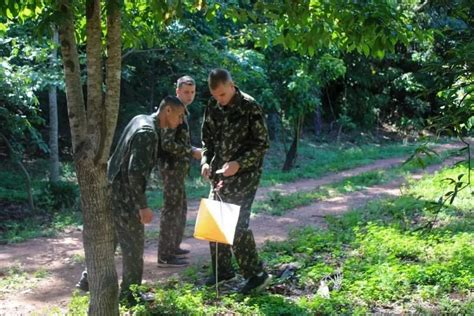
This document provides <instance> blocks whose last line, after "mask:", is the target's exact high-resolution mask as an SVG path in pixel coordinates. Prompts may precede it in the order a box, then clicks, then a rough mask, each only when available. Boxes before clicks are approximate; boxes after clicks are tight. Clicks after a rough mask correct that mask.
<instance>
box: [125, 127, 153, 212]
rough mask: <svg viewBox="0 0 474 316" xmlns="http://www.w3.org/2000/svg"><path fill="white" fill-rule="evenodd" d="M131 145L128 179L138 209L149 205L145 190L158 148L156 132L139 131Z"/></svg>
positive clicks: (132, 198)
mask: <svg viewBox="0 0 474 316" xmlns="http://www.w3.org/2000/svg"><path fill="white" fill-rule="evenodd" d="M130 147H131V148H130V160H129V163H128V181H129V184H130V190H131V192H130V195H131V200H132V201H133V203H134V205H135V209H136V210H137V211H138V210H139V209H143V208H146V207H148V204H147V200H146V195H145V190H146V182H147V178H148V176H149V173H150V171H151V169H152V168H153V161H154V160H153V155H154V152H155V148H156V135H155V133H154V132H153V131H141V132H138V133H137V134H136V135H135V136H134V137H133V140H132V143H131V144H130Z"/></svg>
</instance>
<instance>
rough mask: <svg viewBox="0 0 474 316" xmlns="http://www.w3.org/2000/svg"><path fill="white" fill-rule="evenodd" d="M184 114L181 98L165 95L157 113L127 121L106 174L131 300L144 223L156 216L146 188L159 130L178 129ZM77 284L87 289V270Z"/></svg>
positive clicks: (125, 290) (124, 287) (138, 276)
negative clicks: (131, 288)
mask: <svg viewBox="0 0 474 316" xmlns="http://www.w3.org/2000/svg"><path fill="white" fill-rule="evenodd" d="M183 117H184V106H183V104H182V103H181V101H180V100H179V99H178V98H177V97H174V96H168V97H166V98H164V99H163V100H162V101H161V103H160V107H159V110H158V112H156V113H154V114H152V115H138V116H135V117H134V118H133V119H132V120H131V121H130V122H129V123H128V124H127V126H126V127H125V129H124V131H123V132H122V135H121V137H120V139H119V141H118V143H117V146H116V148H115V151H114V153H113V154H112V156H111V158H110V159H109V162H108V169H107V171H108V172H107V173H108V174H107V176H108V180H109V184H110V189H111V199H112V208H113V215H114V224H115V229H116V233H117V239H118V240H117V241H118V243H119V244H120V247H121V249H122V257H123V273H122V284H121V286H120V287H121V298H125V299H130V298H131V293H130V291H129V289H130V286H131V285H132V284H138V285H139V284H141V281H142V274H143V249H144V240H145V237H144V224H147V223H149V222H151V220H152V218H153V212H152V210H151V209H150V208H149V207H148V204H147V199H146V195H145V189H146V184H147V179H148V176H149V175H150V172H151V170H152V169H153V167H155V165H156V164H157V163H158V156H159V154H160V153H159V144H160V138H161V139H162V138H163V137H165V136H162V135H160V131H162V130H164V129H176V127H177V126H178V125H179V124H181V123H182V121H183ZM164 143H165V144H166V141H165V142H164ZM78 287H79V288H81V289H83V290H88V282H87V273H83V278H82V279H81V281H80V282H79V283H78Z"/></svg>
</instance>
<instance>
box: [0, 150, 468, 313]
mask: <svg viewBox="0 0 474 316" xmlns="http://www.w3.org/2000/svg"><path fill="white" fill-rule="evenodd" d="M453 148H459V146H458V145H453V144H451V145H448V144H447V145H441V146H440V147H438V149H437V150H448V149H453ZM403 161H404V159H403V158H393V159H383V160H378V161H374V162H373V163H372V164H371V165H368V166H363V167H358V168H354V169H351V170H347V171H343V172H339V173H334V174H331V175H328V176H324V177H321V178H319V179H317V180H316V179H310V180H302V181H297V182H293V183H289V184H284V185H278V186H275V187H271V188H263V189H260V190H259V191H258V193H257V197H256V199H258V200H261V199H264V198H265V197H266V195H267V194H268V193H269V192H273V191H278V192H280V193H282V194H289V193H292V192H297V191H299V192H302V191H310V190H313V189H315V188H317V187H319V186H321V185H326V184H329V183H333V182H337V181H341V180H343V179H344V178H346V177H350V176H355V175H358V174H361V173H363V172H367V171H371V170H376V169H388V168H391V167H393V166H396V165H399V164H400V163H402V162H403ZM456 161H457V159H456V158H450V159H448V160H446V161H445V162H444V163H443V164H437V165H432V166H430V167H429V168H427V169H426V170H423V171H417V172H414V173H413V174H412V176H413V177H415V178H417V177H421V176H422V175H423V174H425V173H432V172H434V171H436V170H438V169H440V168H441V167H442V166H444V165H451V164H453V163H454V162H456ZM402 183H403V179H396V180H394V181H391V182H390V183H387V184H383V185H376V186H373V187H370V188H367V189H365V190H362V191H358V192H354V193H351V194H347V195H344V196H339V197H335V198H331V199H328V200H324V201H319V202H315V203H313V204H311V205H308V206H304V207H300V208H297V209H294V210H291V211H289V212H287V213H286V214H285V215H284V216H278V217H276V216H270V215H264V214H260V215H257V216H255V217H253V218H252V220H251V228H252V229H253V232H254V234H255V239H256V242H257V244H258V245H262V244H263V242H265V241H266V240H284V239H285V238H286V237H287V234H288V231H289V230H290V229H292V228H294V227H298V226H303V225H318V226H324V225H325V221H324V216H326V215H330V214H332V215H338V214H342V213H344V212H346V211H348V210H350V209H352V208H355V207H359V206H363V205H365V204H366V203H367V202H368V201H371V200H374V199H377V198H381V197H386V196H398V195H400V190H399V188H400V185H401V184H402ZM189 204H190V205H189V206H190V207H189V209H190V212H189V214H188V219H189V220H192V219H194V218H195V217H196V208H197V202H196V201H191V203H189ZM269 223H271V225H269ZM158 225H159V222H158V219H156V218H155V220H154V221H153V223H151V224H150V225H147V227H146V229H147V230H148V231H154V230H156V229H157V227H158ZM183 245H184V248H187V249H190V250H191V256H190V261H191V263H194V264H201V263H205V262H207V261H208V260H209V250H208V243H207V242H205V241H200V240H196V239H194V238H191V237H190V238H186V239H185V240H184V243H183ZM156 253H157V240H156V238H152V239H151V240H148V241H147V242H146V245H145V255H144V259H145V273H144V280H145V281H149V282H153V281H154V280H158V279H161V278H165V277H169V276H170V275H172V274H175V273H179V272H180V271H181V270H182V269H178V268H175V269H159V268H157V267H156ZM80 255H83V249H82V236H81V232H80V231H77V230H75V231H69V232H65V233H62V234H61V235H60V236H58V237H55V238H36V239H33V240H29V241H26V242H24V243H20V244H15V245H6V246H3V245H2V246H0V270H4V269H5V268H7V267H11V266H15V265H16V266H18V265H19V266H20V268H21V269H22V271H25V272H30V273H31V272H35V271H38V270H41V271H46V272H47V276H46V277H45V278H42V279H39V280H38V281H37V282H36V283H31V282H30V284H28V285H25V286H24V287H23V289H20V290H16V291H12V292H11V293H6V294H5V295H3V296H0V315H9V316H10V315H29V314H31V313H33V312H34V313H36V315H43V314H47V311H48V309H50V308H52V307H53V306H59V307H61V308H62V309H63V310H64V308H65V306H67V304H68V302H69V300H70V297H71V293H72V292H73V291H74V285H75V283H76V282H77V280H78V277H79V276H80V273H81V271H82V269H83V264H81V263H77V262H76V261H77V260H75V258H77V257H78V256H80ZM116 265H117V270H118V272H119V275H120V273H121V260H120V258H117V259H116ZM0 277H2V276H1V275H0ZM0 294H1V293H0Z"/></svg>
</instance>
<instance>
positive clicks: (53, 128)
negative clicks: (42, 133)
mask: <svg viewBox="0 0 474 316" xmlns="http://www.w3.org/2000/svg"><path fill="white" fill-rule="evenodd" d="M58 37H59V35H58V31H57V30H56V29H54V34H53V43H54V44H55V45H56V44H57V43H58V41H59V38H58ZM57 60H58V55H57V50H56V48H54V49H53V51H52V52H51V56H50V61H51V65H52V67H55V65H56V63H57ZM49 181H51V182H58V181H59V146H58V97H57V89H56V86H55V85H50V86H49Z"/></svg>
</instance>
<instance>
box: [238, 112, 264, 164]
mask: <svg viewBox="0 0 474 316" xmlns="http://www.w3.org/2000/svg"><path fill="white" fill-rule="evenodd" d="M250 133H251V135H252V136H251V138H250V139H249V141H248V142H247V143H246V144H245V146H244V150H243V151H242V153H241V154H240V155H239V156H238V157H237V159H235V160H236V161H237V162H238V163H239V165H240V170H241V171H245V170H247V169H251V168H254V167H255V165H256V164H257V163H258V162H259V161H260V160H261V159H263V156H264V155H265V152H266V151H267V149H268V147H269V139H268V130H267V125H266V123H265V115H264V113H263V109H262V108H261V107H260V106H259V105H256V104H255V106H254V107H253V109H252V112H251V113H250Z"/></svg>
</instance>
